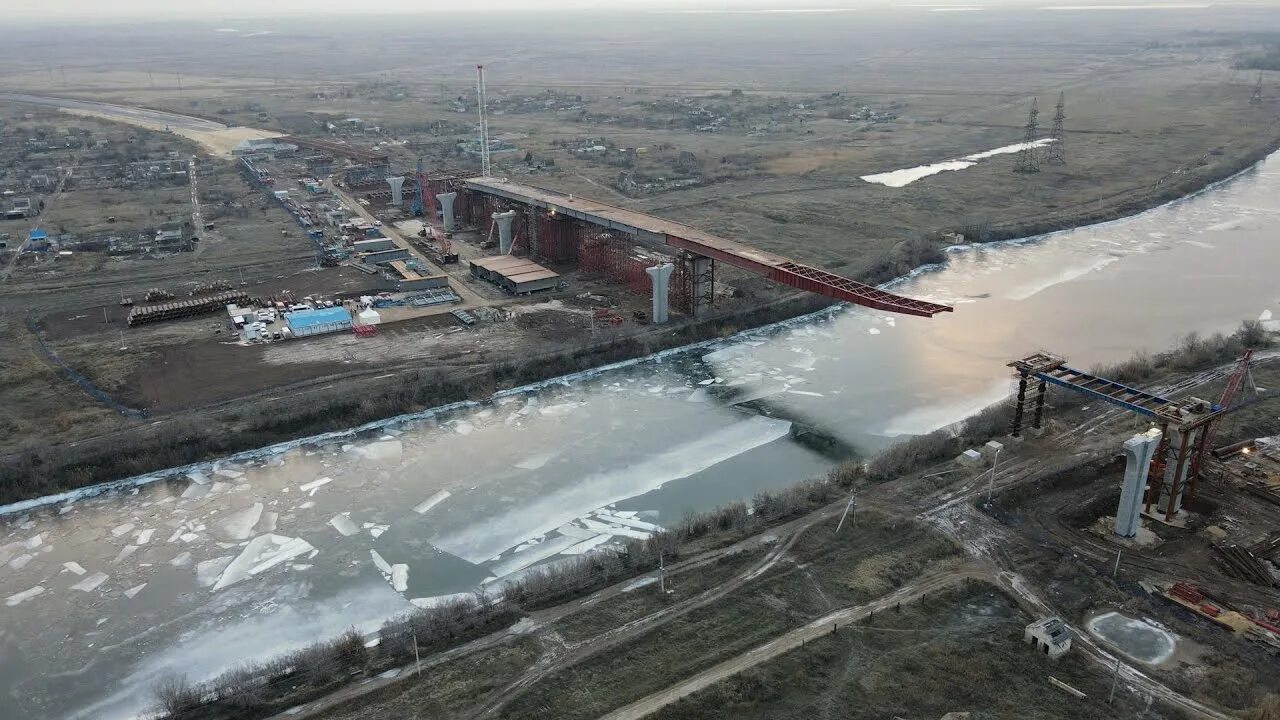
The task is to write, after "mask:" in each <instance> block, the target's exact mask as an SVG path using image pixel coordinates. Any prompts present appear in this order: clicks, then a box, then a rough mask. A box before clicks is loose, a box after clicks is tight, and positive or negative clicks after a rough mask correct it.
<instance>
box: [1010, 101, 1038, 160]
mask: <svg viewBox="0 0 1280 720" xmlns="http://www.w3.org/2000/svg"><path fill="white" fill-rule="evenodd" d="M1039 117H1040V101H1039V98H1032V99H1031V112H1030V113H1029V114H1028V115H1027V132H1026V135H1025V136H1024V137H1023V139H1022V142H1023V143H1024V145H1025V146H1024V147H1023V148H1022V149H1021V150H1019V151H1018V161H1017V162H1016V163H1015V164H1014V166H1013V171H1014V172H1020V173H1034V172H1040V153H1038V152H1036V147H1035V146H1034V145H1031V144H1030V143H1034V142H1035V141H1036V140H1038V139H1039V138H1038V137H1037V136H1038V135H1039V134H1040V124H1039V122H1038V118H1039Z"/></svg>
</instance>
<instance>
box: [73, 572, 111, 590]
mask: <svg viewBox="0 0 1280 720" xmlns="http://www.w3.org/2000/svg"><path fill="white" fill-rule="evenodd" d="M108 577H110V576H109V575H107V574H106V573H104V572H96V573H94V574H92V575H90V576H89V577H87V578H85V579H83V580H81V581H80V582H78V583H76V584H75V585H72V586H71V589H72V590H79V591H81V592H93V591H94V590H96V589H97V588H98V586H99V585H101V584H102V583H104V582H106V581H107V578H108Z"/></svg>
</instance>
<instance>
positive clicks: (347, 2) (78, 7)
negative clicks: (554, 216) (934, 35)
mask: <svg viewBox="0 0 1280 720" xmlns="http://www.w3.org/2000/svg"><path fill="white" fill-rule="evenodd" d="M926 1H930V0H926ZM931 1H933V2H939V1H941V2H945V1H946V0H931ZM5 4H8V3H5ZM855 4H868V0H606V1H602V0H373V1H372V2H352V1H351V0H16V1H15V2H13V4H12V5H11V6H10V7H9V8H6V10H5V11H4V14H5V16H6V17H9V18H13V17H15V16H17V17H21V18H25V19H36V18H39V19H87V18H107V17H115V18H121V19H125V18H128V19H136V18H152V19H162V18H172V17H185V18H192V17H203V18H208V19H210V20H233V19H235V18H237V17H247V16H255V17H260V16H264V15H268V16H269V15H277V16H279V15H297V14H309V15H315V14H328V13H351V14H370V13H388V14H390V13H421V12H431V11H440V12H458V11H464V10H466V11H485V10H508V11H511V10H524V11H530V10H535V11H536V10H539V9H610V10H620V9H726V8H733V9H739V8H741V9H750V8H760V7H774V8H801V7H802V8H829V7H850V6H852V5H855Z"/></svg>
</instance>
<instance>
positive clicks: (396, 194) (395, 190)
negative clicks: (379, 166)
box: [387, 177, 404, 207]
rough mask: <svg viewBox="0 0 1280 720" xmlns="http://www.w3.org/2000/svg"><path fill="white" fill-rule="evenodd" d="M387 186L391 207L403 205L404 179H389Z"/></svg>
mask: <svg viewBox="0 0 1280 720" xmlns="http://www.w3.org/2000/svg"><path fill="white" fill-rule="evenodd" d="M387 184H388V185H390V186H391V205H392V206H393V207H401V206H402V205H404V177H389V178H387Z"/></svg>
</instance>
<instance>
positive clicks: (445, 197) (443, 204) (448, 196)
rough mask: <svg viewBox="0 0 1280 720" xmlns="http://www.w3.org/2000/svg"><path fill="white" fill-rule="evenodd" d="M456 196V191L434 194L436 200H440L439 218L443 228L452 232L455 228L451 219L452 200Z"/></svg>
mask: <svg viewBox="0 0 1280 720" xmlns="http://www.w3.org/2000/svg"><path fill="white" fill-rule="evenodd" d="M457 197H458V193H456V192H447V193H440V194H439V195H436V200H439V201H440V219H441V220H442V221H443V222H444V229H445V230H448V231H449V232H453V231H454V230H455V229H456V228H455V226H454V221H453V201H454V200H456V199H457Z"/></svg>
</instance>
